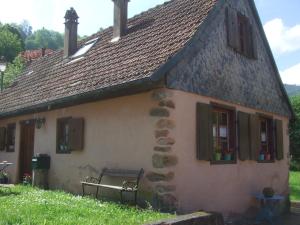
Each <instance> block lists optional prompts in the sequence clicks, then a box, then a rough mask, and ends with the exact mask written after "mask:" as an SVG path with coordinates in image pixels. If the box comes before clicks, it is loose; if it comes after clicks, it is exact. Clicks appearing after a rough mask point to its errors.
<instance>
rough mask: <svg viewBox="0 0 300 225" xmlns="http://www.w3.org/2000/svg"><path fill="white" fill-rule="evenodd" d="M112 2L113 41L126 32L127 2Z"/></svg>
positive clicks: (124, 0) (123, 0)
mask: <svg viewBox="0 0 300 225" xmlns="http://www.w3.org/2000/svg"><path fill="white" fill-rule="evenodd" d="M112 1H113V2H114V33H113V40H118V39H119V38H120V37H122V36H123V35H125V34H126V31H127V12H128V2H129V0H112Z"/></svg>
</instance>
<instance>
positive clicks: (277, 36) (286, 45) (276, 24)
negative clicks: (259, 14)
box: [264, 18, 300, 54]
mask: <svg viewBox="0 0 300 225" xmlns="http://www.w3.org/2000/svg"><path fill="white" fill-rule="evenodd" d="M264 30H265V32H266V35H267V38H268V41H269V43H270V45H271V48H272V50H273V51H274V53H275V54H282V53H289V52H294V51H297V50H299V49H300V24H297V25H295V26H293V27H288V26H285V25H284V23H283V21H282V19H280V18H276V19H273V20H271V21H269V22H267V23H266V24H265V25H264Z"/></svg>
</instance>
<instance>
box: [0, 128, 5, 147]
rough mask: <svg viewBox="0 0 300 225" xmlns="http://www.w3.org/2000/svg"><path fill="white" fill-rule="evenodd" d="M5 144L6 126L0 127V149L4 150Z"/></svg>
mask: <svg viewBox="0 0 300 225" xmlns="http://www.w3.org/2000/svg"><path fill="white" fill-rule="evenodd" d="M5 146H6V128H5V127H0V151H4V150H5Z"/></svg>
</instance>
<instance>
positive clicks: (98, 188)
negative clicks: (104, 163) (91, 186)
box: [96, 187, 99, 199]
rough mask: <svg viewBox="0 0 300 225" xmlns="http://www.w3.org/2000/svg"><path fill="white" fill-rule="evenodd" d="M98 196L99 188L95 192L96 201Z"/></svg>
mask: <svg viewBox="0 0 300 225" xmlns="http://www.w3.org/2000/svg"><path fill="white" fill-rule="evenodd" d="M98 194H99V187H97V191H96V199H98Z"/></svg>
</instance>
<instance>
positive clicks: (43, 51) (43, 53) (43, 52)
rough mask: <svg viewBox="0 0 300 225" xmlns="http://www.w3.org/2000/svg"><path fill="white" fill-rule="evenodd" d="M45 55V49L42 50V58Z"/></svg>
mask: <svg viewBox="0 0 300 225" xmlns="http://www.w3.org/2000/svg"><path fill="white" fill-rule="evenodd" d="M45 55H46V48H42V56H45Z"/></svg>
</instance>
